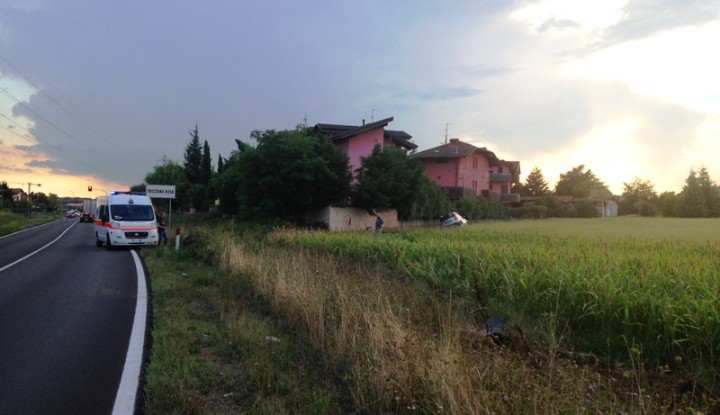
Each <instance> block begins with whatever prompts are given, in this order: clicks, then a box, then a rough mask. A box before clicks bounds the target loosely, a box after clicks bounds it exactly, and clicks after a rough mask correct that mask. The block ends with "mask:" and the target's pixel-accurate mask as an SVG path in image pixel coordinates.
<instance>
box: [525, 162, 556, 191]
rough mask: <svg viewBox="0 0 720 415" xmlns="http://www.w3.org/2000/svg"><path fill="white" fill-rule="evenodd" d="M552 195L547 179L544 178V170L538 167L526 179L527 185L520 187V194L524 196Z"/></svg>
mask: <svg viewBox="0 0 720 415" xmlns="http://www.w3.org/2000/svg"><path fill="white" fill-rule="evenodd" d="M548 193H550V188H549V187H548V183H547V181H545V177H543V174H542V170H540V168H538V167H537V166H535V167H533V169H532V170H531V171H530V173H529V174H528V177H527V178H526V179H525V184H524V185H522V186H521V187H520V194H521V195H523V196H545V195H546V194H548Z"/></svg>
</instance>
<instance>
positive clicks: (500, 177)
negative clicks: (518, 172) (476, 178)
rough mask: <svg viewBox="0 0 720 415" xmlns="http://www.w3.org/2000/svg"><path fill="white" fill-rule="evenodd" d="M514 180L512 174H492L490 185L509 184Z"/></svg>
mask: <svg viewBox="0 0 720 415" xmlns="http://www.w3.org/2000/svg"><path fill="white" fill-rule="evenodd" d="M511 180H512V174H510V173H490V183H507V182H509V181H511Z"/></svg>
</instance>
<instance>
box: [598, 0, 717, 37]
mask: <svg viewBox="0 0 720 415" xmlns="http://www.w3.org/2000/svg"><path fill="white" fill-rule="evenodd" d="M622 13H623V19H622V20H621V21H619V22H618V23H617V24H616V25H613V26H612V27H610V28H609V29H608V30H607V32H606V33H605V35H604V39H603V40H604V43H605V46H606V47H607V46H610V45H613V44H617V43H621V42H626V41H629V40H636V39H641V38H647V37H650V36H653V35H656V34H659V33H661V32H666V31H669V30H673V29H677V28H680V27H685V26H698V25H703V24H705V23H708V22H711V21H713V20H715V19H717V17H718V16H720V4H719V3H718V1H716V0H630V1H629V2H628V3H627V5H626V6H625V7H623V9H622Z"/></svg>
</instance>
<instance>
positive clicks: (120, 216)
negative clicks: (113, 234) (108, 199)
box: [110, 205, 155, 222]
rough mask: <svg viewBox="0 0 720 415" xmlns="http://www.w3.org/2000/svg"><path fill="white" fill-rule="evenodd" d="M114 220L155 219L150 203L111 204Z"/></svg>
mask: <svg viewBox="0 0 720 415" xmlns="http://www.w3.org/2000/svg"><path fill="white" fill-rule="evenodd" d="M110 211H111V212H112V218H113V220H129V221H143V222H145V221H151V220H154V219H155V215H154V214H153V208H152V206H150V205H112V206H110Z"/></svg>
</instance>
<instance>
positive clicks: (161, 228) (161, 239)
mask: <svg viewBox="0 0 720 415" xmlns="http://www.w3.org/2000/svg"><path fill="white" fill-rule="evenodd" d="M166 227H167V224H166V223H165V212H160V214H159V215H158V217H157V229H158V245H167V241H168V237H167V232H165V228H166Z"/></svg>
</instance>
